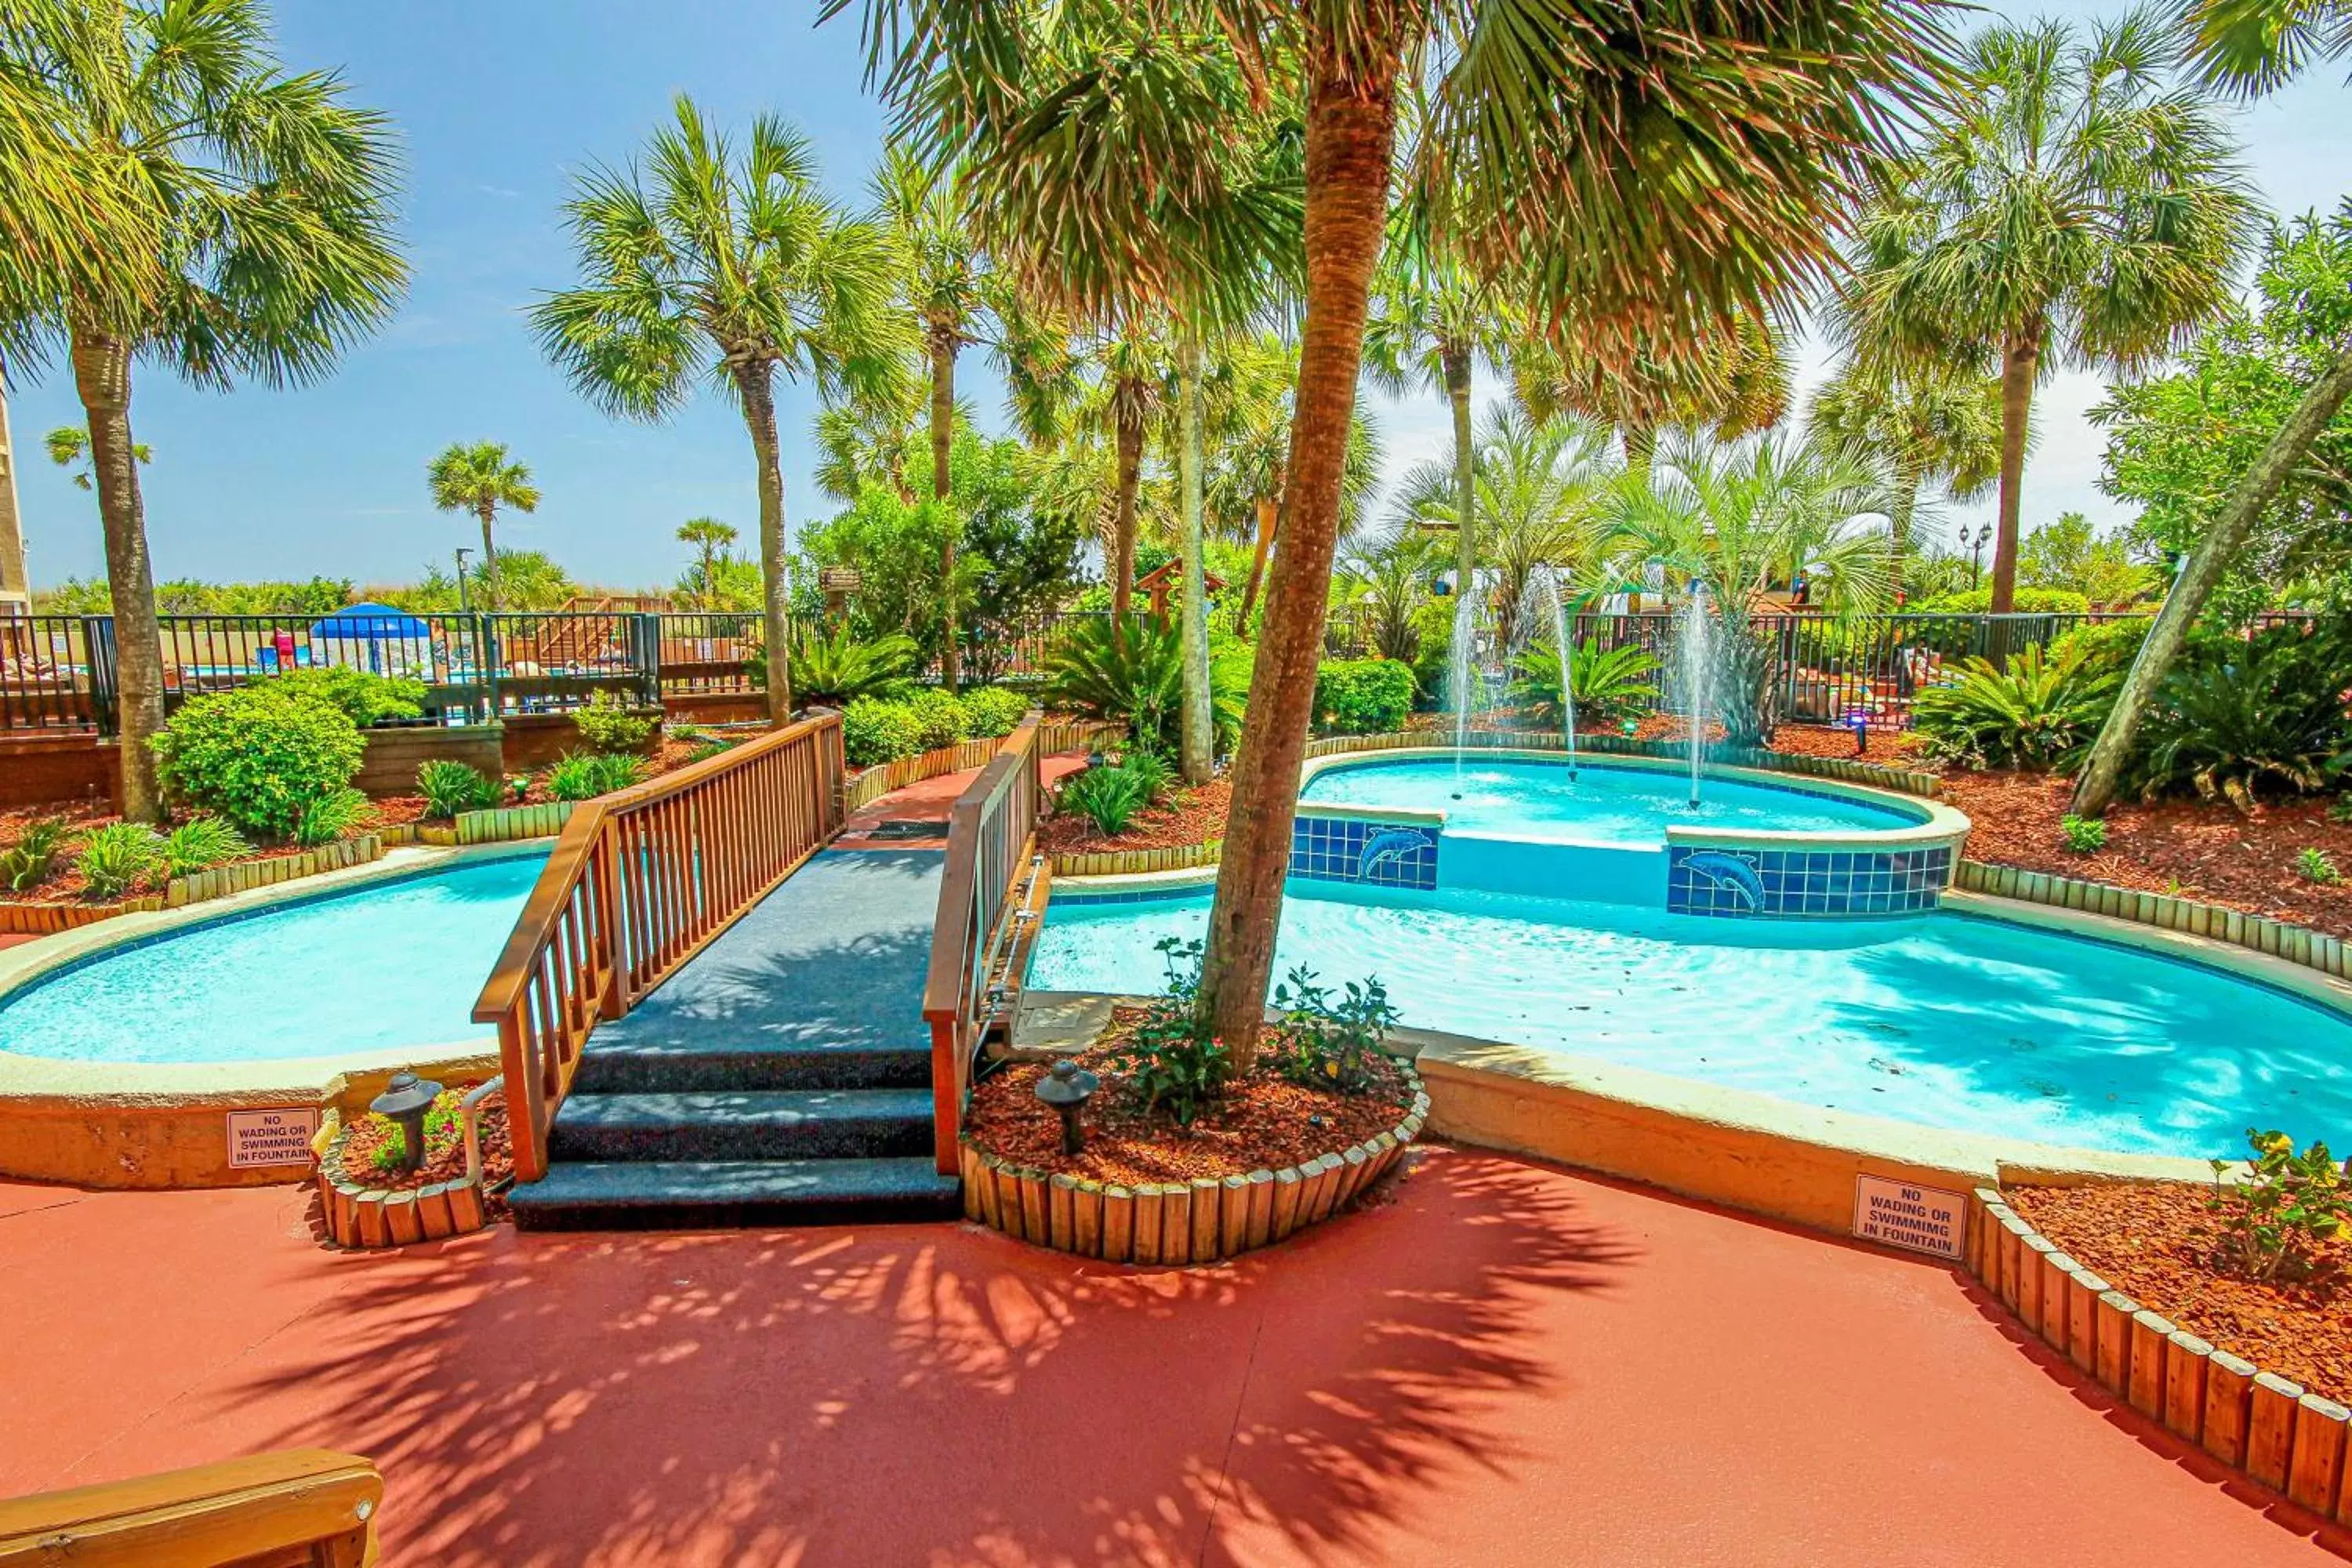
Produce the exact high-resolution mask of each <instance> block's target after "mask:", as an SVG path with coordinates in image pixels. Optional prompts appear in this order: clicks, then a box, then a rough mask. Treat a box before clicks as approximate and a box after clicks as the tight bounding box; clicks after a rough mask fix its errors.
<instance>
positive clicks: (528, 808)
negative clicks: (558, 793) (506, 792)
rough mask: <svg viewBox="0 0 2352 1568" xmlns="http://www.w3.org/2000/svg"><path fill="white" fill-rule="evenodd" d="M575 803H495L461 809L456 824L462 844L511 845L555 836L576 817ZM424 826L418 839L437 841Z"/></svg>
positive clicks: (457, 837)
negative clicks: (490, 805)
mask: <svg viewBox="0 0 2352 1568" xmlns="http://www.w3.org/2000/svg"><path fill="white" fill-rule="evenodd" d="M571 816H572V802H570V801H568V800H550V801H542V802H541V803H540V804H539V805H502V806H493V807H491V808H490V809H489V810H488V811H461V812H459V813H458V814H457V821H456V822H455V823H454V824H453V825H452V828H453V830H454V832H455V834H456V842H457V843H459V844H510V843H512V842H514V841H515V840H517V839H519V838H552V837H555V836H556V835H557V834H559V833H561V832H562V831H563V825H564V823H565V822H567V821H568V820H570V818H571ZM429 831H430V830H429V829H426V828H425V827H423V826H419V827H418V829H417V838H418V841H419V842H421V843H426V844H430V843H434V842H436V840H435V839H433V838H431V837H427V836H426V835H427V833H428V832H429Z"/></svg>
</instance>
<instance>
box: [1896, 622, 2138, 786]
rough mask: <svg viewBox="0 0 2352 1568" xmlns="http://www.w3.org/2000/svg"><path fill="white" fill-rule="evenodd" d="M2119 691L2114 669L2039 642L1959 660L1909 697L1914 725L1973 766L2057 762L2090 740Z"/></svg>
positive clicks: (1943, 751) (1939, 750)
mask: <svg viewBox="0 0 2352 1568" xmlns="http://www.w3.org/2000/svg"><path fill="white" fill-rule="evenodd" d="M2115 689H2116V676H2115V672H2114V671H2113V670H2112V669H2107V668H2101V667H2100V666H2099V665H2098V664H2096V663H2095V662H2094V661H2092V660H2090V659H2088V658H2084V655H2083V653H2082V652H2081V650H2079V649H2069V650H2068V651H2066V652H2065V653H2063V654H2060V655H2059V656H2057V657H2055V658H2051V657H2048V656H2047V655H2045V653H2044V652H2043V650H2042V647H2040V646H2039V645H2038V644H2037V645H2034V646H2032V647H2027V648H2026V649H2024V651H2022V652H2021V653H2019V654H2016V655H2014V656H2013V657H2011V658H2010V659H2009V661H2008V662H2007V664H2006V665H2005V666H1996V665H1994V664H1992V663H1991V662H1990V660H1987V659H1982V658H1969V659H1966V660H1964V661H1962V663H1961V664H1960V665H1959V667H1958V679H1957V680H1955V681H1953V682H1951V683H1950V684H1948V685H1941V686H1931V687H1928V688H1927V689H1925V690H1923V691H1921V692H1920V693H1919V694H1918V695H1917V696H1916V698H1914V699H1913V700H1912V703H1911V726H1912V729H1913V730H1914V731H1916V733H1917V734H1918V735H1919V736H1920V737H1921V738H1922V739H1924V740H1925V741H1926V742H1927V746H1928V749H1929V751H1930V752H1933V753H1934V754H1936V755H1937V756H1940V757H1944V758H1948V759H1950V760H1952V761H1956V762H1964V763H1969V765H1971V766H1974V767H1998V768H2049V767H2059V766H2063V765H2064V764H2066V763H2069V762H2070V761H2072V760H2073V759H2074V757H2075V755H2076V754H2077V753H2078V752H2080V751H2081V750H2082V748H2083V747H2084V745H2086V744H2088V743H2089V742H2090V739H2091V736H2092V735H2093V733H2094V732H2095V731H2097V729H2098V727H2099V722H2100V721H2101V720H2103V719H2105V717H2106V712H2107V704H2108V703H2109V702H2110V701H2112V700H2114V697H2115Z"/></svg>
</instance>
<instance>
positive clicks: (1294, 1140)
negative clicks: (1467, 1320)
mask: <svg viewBox="0 0 2352 1568" xmlns="http://www.w3.org/2000/svg"><path fill="white" fill-rule="evenodd" d="M1142 1016H1143V1013H1142V1010H1141V1009H1140V1008H1135V1007H1122V1008H1120V1009H1118V1012H1117V1013H1116V1014H1115V1015H1113V1020H1112V1024H1111V1027H1110V1029H1109V1030H1108V1031H1107V1032H1106V1033H1105V1034H1104V1036H1103V1037H1102V1039H1100V1040H1098V1041H1097V1042H1096V1044H1095V1045H1094V1046H1093V1047H1090V1048H1089V1049H1087V1051H1086V1052H1084V1053H1083V1054H1082V1055H1080V1056H1079V1058H1077V1059H1078V1062H1079V1065H1081V1066H1082V1067H1084V1068H1086V1069H1087V1071H1088V1072H1091V1073H1094V1074H1096V1075H1097V1077H1098V1078H1100V1079H1102V1087H1101V1089H1098V1090H1097V1092H1096V1094H1095V1097H1094V1098H1093V1099H1092V1100H1088V1101H1087V1108H1086V1112H1085V1115H1086V1132H1087V1141H1086V1147H1085V1149H1084V1150H1083V1151H1081V1152H1079V1154H1078V1155H1077V1157H1076V1158H1075V1159H1071V1158H1067V1157H1066V1156H1065V1155H1064V1154H1063V1153H1062V1120H1061V1118H1060V1117H1059V1116H1058V1115H1056V1114H1055V1112H1054V1111H1053V1110H1052V1109H1050V1108H1049V1107H1047V1106H1046V1105H1045V1104H1044V1103H1043V1102H1042V1101H1040V1100H1038V1098H1037V1092H1036V1091H1037V1080H1038V1079H1040V1078H1043V1077H1044V1076H1045V1068H1044V1067H1043V1066H1041V1065H1038V1064H1035V1063H1019V1064H1015V1065H1013V1066H1011V1067H1007V1068H1002V1069H1000V1070H998V1071H996V1072H994V1073H992V1074H990V1075H989V1076H988V1077H986V1078H984V1079H981V1080H980V1082H978V1083H977V1084H974V1085H973V1086H972V1091H971V1109H970V1110H967V1111H966V1112H965V1113H964V1126H965V1128H966V1129H967V1130H968V1131H970V1132H971V1135H972V1139H973V1141H974V1142H977V1143H978V1144H979V1145H980V1146H981V1147H982V1148H983V1149H986V1150H988V1151H990V1152H992V1153H994V1154H996V1155H998V1156H1000V1157H1002V1158H1003V1159H1006V1160H1010V1161H1013V1162H1015V1163H1019V1164H1021V1165H1024V1166H1025V1167H1027V1168H1028V1169H1030V1170H1034V1171H1044V1172H1046V1173H1049V1174H1056V1173H1058V1174H1066V1175H1071V1176H1087V1177H1092V1178H1093V1179H1094V1180H1096V1181H1099V1182H1117V1183H1119V1184H1122V1185H1129V1186H1132V1185H1134V1184H1137V1183H1139V1182H1189V1181H1192V1179H1194V1178H1195V1177H1203V1176H1205V1177H1217V1178H1222V1177H1225V1176H1245V1175H1247V1174H1249V1173H1251V1172H1252V1171H1274V1170H1280V1169H1281V1168H1282V1167H1284V1166H1286V1165H1297V1164H1299V1163H1303V1162H1305V1161H1307V1160H1312V1159H1314V1158H1316V1157H1317V1156H1318V1155H1321V1154H1334V1153H1337V1152H1339V1151H1340V1150H1342V1149H1345V1148H1348V1147H1349V1146H1350V1145H1352V1144H1356V1143H1360V1142H1363V1141H1364V1140H1365V1139H1367V1138H1372V1137H1377V1136H1378V1135H1379V1134H1381V1133H1382V1132H1386V1131H1390V1130H1391V1129H1392V1128H1394V1127H1395V1126H1396V1124H1397V1122H1398V1121H1400V1120H1402V1114H1403V1110H1404V1108H1405V1107H1407V1106H1409V1105H1411V1104H1412V1093H1411V1091H1410V1090H1409V1089H1407V1088H1406V1085H1405V1079H1404V1075H1403V1074H1402V1073H1401V1072H1399V1071H1397V1070H1396V1068H1394V1067H1393V1066H1392V1065H1391V1064H1389V1063H1388V1062H1386V1061H1382V1062H1381V1063H1379V1064H1378V1065H1377V1068H1376V1071H1378V1072H1379V1074H1380V1075H1381V1082H1380V1083H1379V1084H1378V1085H1376V1086H1375V1087H1374V1088H1373V1089H1371V1090H1370V1092H1367V1093H1365V1094H1361V1095H1339V1094H1329V1093H1326V1092H1325V1091H1323V1090H1321V1089H1308V1088H1306V1087H1304V1086H1303V1085H1300V1084H1295V1083H1292V1082H1290V1081H1289V1080H1288V1079H1284V1078H1279V1077H1277V1076H1276V1075H1275V1073H1274V1072H1273V1070H1272V1069H1271V1068H1268V1067H1265V1066H1261V1067H1260V1068H1258V1070H1257V1071H1255V1072H1254V1073H1252V1074H1251V1075H1250V1076H1249V1077H1247V1078H1245V1079H1239V1080H1237V1081H1236V1082H1235V1083H1234V1085H1233V1086H1232V1088H1230V1089H1228V1090H1227V1091H1226V1093H1225V1097H1224V1099H1223V1100H1222V1101H1220V1102H1219V1104H1218V1105H1217V1106H1216V1108H1215V1109H1214V1110H1208V1111H1204V1112H1202V1115H1201V1116H1200V1117H1199V1118H1197V1119H1196V1120H1195V1121H1193V1123H1192V1126H1190V1127H1179V1126H1177V1125H1176V1123H1175V1121H1174V1120H1173V1119H1172V1118H1171V1117H1170V1116H1168V1115H1167V1114H1166V1113H1165V1112H1160V1113H1157V1114H1154V1115H1150V1116H1147V1115H1145V1114H1143V1111H1142V1109H1141V1105H1140V1100H1139V1097H1138V1096H1137V1095H1135V1094H1134V1093H1133V1092H1132V1090H1130V1089H1129V1088H1128V1086H1127V1084H1126V1082H1125V1081H1124V1080H1123V1079H1121V1077H1120V1076H1119V1074H1118V1071H1117V1069H1116V1068H1113V1067H1112V1066H1111V1065H1110V1060H1109V1058H1110V1054H1111V1051H1112V1049H1113V1047H1115V1046H1116V1044H1117V1042H1118V1040H1120V1039H1121V1038H1123V1037H1125V1036H1126V1034H1127V1033H1128V1032H1129V1031H1130V1030H1131V1029H1132V1028H1133V1027H1134V1026H1135V1025H1136V1024H1137V1023H1138V1022H1139V1020H1140V1019H1141V1018H1142Z"/></svg>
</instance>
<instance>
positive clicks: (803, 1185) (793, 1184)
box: [509, 1156, 961, 1209]
mask: <svg viewBox="0 0 2352 1568" xmlns="http://www.w3.org/2000/svg"><path fill="white" fill-rule="evenodd" d="M960 1192H961V1185H960V1184H959V1183H958V1181H957V1179H956V1178H955V1177H954V1176H946V1175H941V1174H940V1172H939V1169H938V1167H937V1166H936V1165H935V1164H934V1163H932V1161H931V1160H929V1158H927V1157H921V1156H906V1157H899V1158H885V1159H835V1160H824V1159H818V1160H672V1161H580V1162H576V1163H575V1162H565V1163H558V1164H555V1165H551V1166H550V1167H549V1168H548V1172H547V1174H546V1175H545V1176H544V1177H542V1178H541V1180H539V1181H536V1182H530V1183H527V1184H519V1185H517V1186H516V1187H515V1188H513V1190H512V1192H511V1193H510V1194H509V1201H510V1202H512V1203H513V1204H514V1205H515V1206H516V1207H517V1208H519V1209H520V1208H537V1207H555V1206H582V1207H615V1208H628V1207H634V1206H638V1205H667V1204H688V1205H712V1206H723V1205H729V1204H734V1203H753V1202H769V1203H772V1202H777V1201H780V1200H783V1201H790V1200H808V1201H825V1200H831V1201H843V1200H858V1199H877V1200H888V1199H905V1198H938V1199H941V1200H951V1199H953V1198H955V1197H956V1196H957V1194H959V1193H960Z"/></svg>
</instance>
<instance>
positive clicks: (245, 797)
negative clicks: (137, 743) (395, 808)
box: [153, 680, 366, 842]
mask: <svg viewBox="0 0 2352 1568" xmlns="http://www.w3.org/2000/svg"><path fill="white" fill-rule="evenodd" d="M287 686H288V683H287V682H284V681H278V680H269V681H263V682H261V683H260V684H258V685H256V686H247V687H240V688H239V689H236V690H234V691H222V692H215V693H213V694H211V695H209V696H204V697H193V698H190V699H189V700H187V701H186V702H185V703H184V704H183V705H182V706H181V708H180V710H179V711H178V712H177V713H174V714H173V716H172V721H171V722H170V723H169V724H167V725H165V726H164V727H163V731H162V732H161V733H159V734H158V735H156V737H155V739H154V742H153V746H154V752H155V759H156V764H157V768H156V771H157V774H158V776H159V777H160V778H161V779H162V781H163V786H164V787H165V788H166V789H168V790H169V791H171V793H172V795H173V798H175V799H177V800H181V801H184V802H186V803H187V804H188V805H193V806H196V807H198V808H200V809H202V810H205V811H209V812H212V813H214V814H215V815H217V816H220V817H222V818H223V819H225V820H226V822H227V823H228V824H229V825H230V826H234V827H236V828H238V829H241V830H242V831H244V832H246V833H249V834H251V835H253V836H254V837H257V838H262V839H268V840H283V839H300V840H302V841H304V842H310V841H311V840H310V839H308V838H305V837H304V836H305V831H306V828H315V826H316V824H317V821H318V820H319V817H318V814H319V813H320V810H321V808H322V807H325V809H328V810H335V809H339V808H336V807H333V806H329V805H327V803H329V802H331V801H333V800H334V799H335V797H337V796H339V795H341V794H342V792H343V791H344V790H345V789H346V788H347V787H348V786H349V784H350V782H351V778H352V774H353V773H357V772H359V766H360V758H361V755H362V752H364V751H365V750H366V746H365V744H364V742H362V741H361V739H360V731H359V726H358V725H356V724H354V723H353V722H352V718H351V715H350V714H348V713H346V712H345V711H344V710H342V709H341V708H340V707H337V706H336V705H335V704H333V703H331V702H329V701H327V700H323V699H322V698H320V697H319V696H316V695H313V694H311V693H309V692H305V691H302V690H300V689H294V690H289V689H287ZM362 804H363V803H362Z"/></svg>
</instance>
